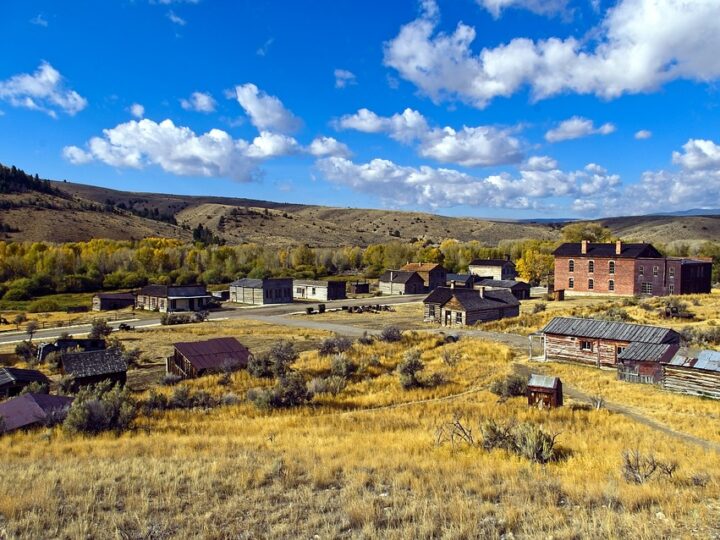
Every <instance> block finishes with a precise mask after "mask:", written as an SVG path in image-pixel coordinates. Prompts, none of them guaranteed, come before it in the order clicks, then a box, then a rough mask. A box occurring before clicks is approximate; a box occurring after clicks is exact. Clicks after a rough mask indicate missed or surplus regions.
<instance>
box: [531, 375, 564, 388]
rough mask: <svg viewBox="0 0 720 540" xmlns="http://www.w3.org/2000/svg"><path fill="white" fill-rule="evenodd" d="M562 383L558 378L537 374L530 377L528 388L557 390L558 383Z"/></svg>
mask: <svg viewBox="0 0 720 540" xmlns="http://www.w3.org/2000/svg"><path fill="white" fill-rule="evenodd" d="M559 382H560V379H558V378H557V377H551V376H550V375H538V374H536V373H532V374H531V375H530V380H528V383H527V384H528V386H535V387H538V388H549V389H555V388H557V385H558V383H559Z"/></svg>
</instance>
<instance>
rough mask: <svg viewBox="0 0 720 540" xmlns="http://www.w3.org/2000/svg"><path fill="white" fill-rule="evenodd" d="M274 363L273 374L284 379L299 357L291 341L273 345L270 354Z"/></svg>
mask: <svg viewBox="0 0 720 540" xmlns="http://www.w3.org/2000/svg"><path fill="white" fill-rule="evenodd" d="M268 354H269V356H270V361H271V362H272V372H273V375H275V376H276V377H282V376H283V375H285V374H286V373H287V372H288V371H289V370H290V366H291V365H292V364H293V363H294V362H295V361H296V360H297V359H298V357H299V355H298V353H297V351H296V350H295V346H294V345H293V344H292V342H290V341H278V342H276V343H274V344H273V346H272V347H271V348H270V352H269V353H268Z"/></svg>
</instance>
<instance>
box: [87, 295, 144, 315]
mask: <svg viewBox="0 0 720 540" xmlns="http://www.w3.org/2000/svg"><path fill="white" fill-rule="evenodd" d="M128 307H135V295H134V294H133V293H129V292H124V293H98V294H96V295H95V296H93V300H92V308H93V311H112V310H115V309H124V308H128Z"/></svg>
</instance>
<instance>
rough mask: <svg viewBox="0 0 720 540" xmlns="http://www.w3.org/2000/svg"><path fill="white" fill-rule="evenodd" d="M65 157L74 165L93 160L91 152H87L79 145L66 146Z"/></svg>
mask: <svg viewBox="0 0 720 540" xmlns="http://www.w3.org/2000/svg"><path fill="white" fill-rule="evenodd" d="M63 157H64V158H65V159H67V160H68V161H69V162H70V163H72V164H73V165H82V164H84V163H89V162H91V161H92V160H93V156H92V154H91V153H90V152H86V151H85V150H83V149H82V148H79V147H77V146H66V147H65V148H63Z"/></svg>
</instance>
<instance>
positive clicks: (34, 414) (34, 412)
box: [0, 393, 73, 433]
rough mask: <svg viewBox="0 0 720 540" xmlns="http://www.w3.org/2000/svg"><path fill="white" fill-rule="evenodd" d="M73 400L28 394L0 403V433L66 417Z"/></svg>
mask: <svg viewBox="0 0 720 540" xmlns="http://www.w3.org/2000/svg"><path fill="white" fill-rule="evenodd" d="M72 402H73V398H70V397H65V396H49V395H47V394H33V393H28V394H24V395H22V396H19V397H14V398H12V399H9V400H8V401H5V402H4V403H0V419H1V420H2V422H0V433H2V432H8V431H13V430H16V429H23V428H31V427H34V426H37V425H42V424H44V423H46V422H49V421H51V420H54V421H60V420H62V419H64V418H65V416H67V411H68V409H70V405H72Z"/></svg>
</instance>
